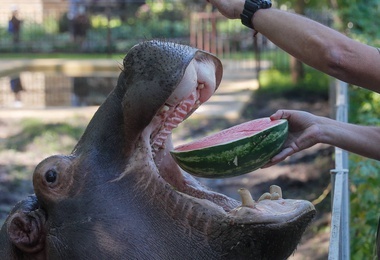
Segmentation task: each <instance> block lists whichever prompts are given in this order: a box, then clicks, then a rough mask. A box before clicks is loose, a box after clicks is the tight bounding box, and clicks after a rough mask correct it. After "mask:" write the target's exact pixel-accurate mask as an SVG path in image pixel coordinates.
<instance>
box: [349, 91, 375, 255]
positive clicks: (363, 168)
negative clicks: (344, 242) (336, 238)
mask: <svg viewBox="0 0 380 260" xmlns="http://www.w3.org/2000/svg"><path fill="white" fill-rule="evenodd" d="M349 114H350V121H351V122H354V123H357V124H361V125H372V126H380V119H379V118H380V117H379V116H380V95H379V94H376V93H374V92H371V91H369V90H366V89H362V88H358V87H351V89H350V112H349ZM379 169H380V162H379V161H375V160H370V159H366V158H363V157H361V156H358V155H351V156H350V176H351V189H352V192H351V252H352V259H371V258H372V257H373V255H374V253H373V252H374V246H375V237H376V230H377V223H378V219H379V217H380V210H379V200H380V190H379V186H380V172H379Z"/></svg>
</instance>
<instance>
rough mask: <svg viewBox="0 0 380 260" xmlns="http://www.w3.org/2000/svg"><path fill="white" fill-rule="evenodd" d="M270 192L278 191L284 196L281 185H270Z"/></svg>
mask: <svg viewBox="0 0 380 260" xmlns="http://www.w3.org/2000/svg"><path fill="white" fill-rule="evenodd" d="M269 192H270V194H273V193H277V194H278V195H279V196H280V198H282V190H281V187H280V186H277V185H272V186H270V187H269Z"/></svg>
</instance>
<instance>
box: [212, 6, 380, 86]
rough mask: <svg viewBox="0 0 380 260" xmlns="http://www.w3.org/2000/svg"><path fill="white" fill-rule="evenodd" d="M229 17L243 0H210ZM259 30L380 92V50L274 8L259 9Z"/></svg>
mask: <svg viewBox="0 0 380 260" xmlns="http://www.w3.org/2000/svg"><path fill="white" fill-rule="evenodd" d="M209 1H210V2H211V3H212V4H213V5H214V6H215V7H217V8H218V10H219V11H220V12H221V13H222V14H223V15H225V16H226V17H228V18H231V19H239V18H240V13H241V12H242V10H243V7H244V3H245V1H244V0H209ZM252 24H253V26H254V28H255V30H256V31H258V32H260V33H261V34H263V35H264V36H266V37H267V38H268V39H269V40H270V41H272V42H273V43H274V44H276V45H277V46H279V47H280V48H282V49H283V50H285V51H286V52H288V53H289V54H290V55H292V56H294V57H295V58H297V59H299V60H301V61H302V62H304V63H306V64H308V65H309V66H311V67H314V68H315V69H318V70H320V71H322V72H324V73H326V74H329V75H331V76H333V77H335V78H338V79H340V80H342V81H345V82H347V83H350V84H354V85H357V86H361V87H364V88H368V89H370V90H372V91H375V92H378V93H380V51H379V50H378V49H376V48H374V47H371V46H368V45H365V44H362V43H360V42H357V41H354V40H352V39H350V38H348V37H346V36H345V35H343V34H341V33H339V32H337V31H335V30H333V29H331V28H329V27H327V26H324V25H322V24H320V23H317V22H315V21H313V20H311V19H308V18H306V17H304V16H301V15H297V14H293V13H290V12H285V11H281V10H278V9H275V8H270V9H259V10H258V11H257V12H256V13H255V14H254V15H253V18H252Z"/></svg>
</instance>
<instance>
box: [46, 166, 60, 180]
mask: <svg viewBox="0 0 380 260" xmlns="http://www.w3.org/2000/svg"><path fill="white" fill-rule="evenodd" d="M57 175H58V174H57V172H56V171H55V170H52V169H50V170H48V171H47V172H45V180H46V181H47V182H48V183H54V182H55V181H56V180H57Z"/></svg>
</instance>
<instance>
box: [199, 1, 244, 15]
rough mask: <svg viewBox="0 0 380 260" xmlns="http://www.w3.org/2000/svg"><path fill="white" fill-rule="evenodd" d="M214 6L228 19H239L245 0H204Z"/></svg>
mask: <svg viewBox="0 0 380 260" xmlns="http://www.w3.org/2000/svg"><path fill="white" fill-rule="evenodd" d="M206 1H207V2H209V3H211V4H212V5H213V6H215V7H216V8H217V9H218V10H219V12H220V13H221V14H222V15H224V16H225V17H227V18H230V19H240V14H241V13H242V12H243V9H244V3H245V0H206Z"/></svg>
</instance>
